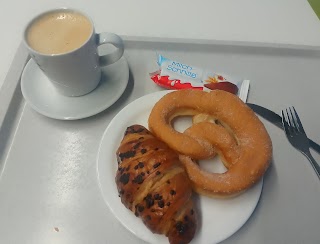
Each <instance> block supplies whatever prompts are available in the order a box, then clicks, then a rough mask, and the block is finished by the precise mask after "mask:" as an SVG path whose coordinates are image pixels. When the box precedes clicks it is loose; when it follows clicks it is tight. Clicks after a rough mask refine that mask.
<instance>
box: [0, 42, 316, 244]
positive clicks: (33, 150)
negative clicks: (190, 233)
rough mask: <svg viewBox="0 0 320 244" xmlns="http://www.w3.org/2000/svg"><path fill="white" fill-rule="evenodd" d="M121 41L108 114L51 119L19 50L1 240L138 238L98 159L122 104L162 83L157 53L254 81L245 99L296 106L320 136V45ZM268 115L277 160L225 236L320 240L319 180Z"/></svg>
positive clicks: (5, 146) (6, 112)
mask: <svg viewBox="0 0 320 244" xmlns="http://www.w3.org/2000/svg"><path fill="white" fill-rule="evenodd" d="M124 39H125V46H126V51H125V56H126V58H127V60H128V62H129V66H130V80H129V84H128V87H127V89H126V91H125V93H124V94H123V95H122V97H121V98H120V99H119V100H118V101H117V102H116V103H115V104H114V105H113V106H111V107H110V108H108V109H107V110H105V111H104V112H102V113H100V114H98V115H96V116H93V117H90V118H87V119H83V120H77V121H60V120H54V119H49V118H46V117H44V116H42V115H40V114H38V113H37V112H35V111H34V110H32V109H31V108H30V107H29V105H26V103H25V101H24V99H23V97H22V95H21V91H20V76H21V73H22V70H23V67H24V65H25V64H26V62H27V60H28V55H27V52H26V50H25V49H24V48H23V47H20V48H19V49H18V51H17V54H16V56H15V59H14V61H13V63H12V66H11V68H10V70H9V72H8V75H7V77H6V79H5V81H4V84H3V87H2V89H1V91H0V123H1V127H0V169H1V176H0V216H1V218H0V242H1V243H133V244H135V243H141V242H142V241H141V240H139V239H137V238H136V237H135V236H134V235H133V234H131V233H130V232H129V231H127V230H126V229H125V228H124V227H123V226H122V225H121V224H120V223H119V222H118V221H117V220H116V219H115V218H114V217H113V215H112V214H111V213H110V211H109V209H108V208H107V206H106V204H105V202H104V200H103V198H102V195H101V193H100V189H99V185H98V181H97V174H96V166H97V165H96V157H97V152H98V147H99V143H100V140H101V137H102V135H103V132H104V130H105V129H106V127H107V125H108V124H109V122H110V121H111V119H112V118H113V117H114V116H115V115H116V114H117V113H118V111H120V109H122V108H123V107H124V106H126V105H127V104H129V103H130V102H132V101H133V100H135V99H136V98H138V97H141V96H143V95H145V94H148V93H152V92H155V91H159V90H162V88H160V87H158V86H156V85H155V84H154V83H153V82H152V81H151V80H150V78H149V76H148V73H149V72H151V71H154V70H155V68H156V66H155V64H154V62H155V58H156V57H155V55H156V53H161V54H164V55H165V56H168V57H171V58H175V59H177V60H183V61H184V62H186V63H189V64H193V65H196V66H200V67H201V66H202V67H206V68H212V69H214V70H216V71H221V72H223V73H226V74H232V75H235V76H237V77H241V78H243V79H249V80H251V88H250V92H249V99H248V102H251V103H257V104H259V105H263V106H266V107H268V108H270V109H272V110H274V111H275V112H277V113H279V112H280V110H281V109H282V108H285V107H286V106H289V105H294V106H295V107H296V109H297V111H298V112H299V114H300V117H301V119H302V122H303V124H304V126H305V129H306V131H307V133H308V134H309V136H310V137H311V138H312V139H313V140H315V141H317V142H320V129H319V128H320V127H319V122H318V120H317V119H318V118H320V110H319V105H318V104H319V103H320V99H319V96H318V94H319V90H320V79H319V75H318V74H319V71H318V70H319V67H320V51H319V48H314V47H307V46H285V45H281V46H275V45H271V44H258V43H239V42H231V43H221V42H215V41H212V42H208V41H206V42H202V41H199V40H198V41H195V40H177V39H156V38H147V39H146V38H139V37H124ZM263 122H265V125H266V128H267V130H268V131H269V133H270V136H271V138H272V141H273V147H274V152H273V162H272V167H271V168H270V169H269V171H268V172H267V174H266V176H265V180H264V189H263V192H262V196H261V198H260V202H259V204H258V206H257V208H256V210H255V212H254V213H253V215H252V216H251V218H250V219H249V221H248V222H247V223H246V224H245V225H244V226H243V227H242V228H241V229H240V230H239V231H238V232H237V233H235V234H234V235H232V236H231V237H230V238H228V239H227V240H225V241H223V242H222V243H260V244H269V243H320V235H319V226H320V211H319V206H320V182H319V180H318V178H317V177H316V175H315V174H314V172H313V169H312V167H311V166H310V165H309V163H308V162H307V160H306V159H305V157H304V156H303V155H302V154H300V153H299V152H298V151H296V150H295V149H293V148H292V147H291V146H290V145H289V143H288V142H287V139H286V138H285V135H284V133H283V132H282V131H281V130H280V129H278V128H276V127H275V126H273V125H272V124H270V123H268V122H266V121H263ZM314 156H315V157H316V159H317V160H318V161H319V162H320V157H319V155H314ZM217 221H218V220H217Z"/></svg>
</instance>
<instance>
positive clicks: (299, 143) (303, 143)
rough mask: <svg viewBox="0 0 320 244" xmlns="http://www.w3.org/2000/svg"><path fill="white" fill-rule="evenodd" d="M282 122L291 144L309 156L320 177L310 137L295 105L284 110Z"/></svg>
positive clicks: (319, 168) (319, 167) (319, 169)
mask: <svg viewBox="0 0 320 244" xmlns="http://www.w3.org/2000/svg"><path fill="white" fill-rule="evenodd" d="M282 124H283V127H284V129H285V131H286V135H287V138H288V140H289V142H290V143H291V145H292V146H293V147H295V148H296V149H297V150H299V151H300V152H301V153H302V154H304V155H305V156H306V157H307V158H308V160H309V161H310V163H311V165H312V167H313V169H314V170H315V171H316V173H317V176H318V177H319V179H320V166H319V164H318V163H317V162H316V161H315V160H314V158H313V157H312V155H311V153H310V150H309V147H310V146H309V140H308V137H307V135H306V132H305V131H304V129H303V126H302V123H301V120H300V118H299V116H298V113H297V111H296V110H295V108H294V107H292V108H287V109H285V110H282Z"/></svg>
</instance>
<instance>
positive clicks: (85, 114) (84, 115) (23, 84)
mask: <svg viewBox="0 0 320 244" xmlns="http://www.w3.org/2000/svg"><path fill="white" fill-rule="evenodd" d="M121 60H124V63H125V66H126V67H125V70H126V77H127V78H126V79H124V81H123V82H122V83H123V86H122V88H121V89H119V96H116V97H114V100H112V101H111V102H109V103H107V105H105V106H101V107H100V108H99V109H97V110H91V111H88V112H83V113H81V115H75V116H66V115H60V116H59V115H57V114H52V113H48V112H47V111H45V110H43V109H41V108H39V107H38V106H37V105H36V104H35V103H33V102H32V98H30V96H29V94H28V92H26V88H25V87H26V83H28V81H27V79H25V78H24V76H25V72H26V70H27V69H28V68H29V69H30V65H31V64H30V63H31V62H33V63H35V61H34V60H33V59H32V58H30V60H29V61H28V62H27V64H26V65H25V67H24V70H23V72H22V75H21V92H22V95H23V97H24V99H25V101H26V103H27V104H28V105H29V106H30V107H31V108H32V109H33V110H35V111H36V112H38V113H39V114H41V115H43V116H45V117H48V118H52V119H57V120H80V119H85V118H88V117H91V116H94V115H96V114H99V113H101V112H102V111H104V110H106V109H107V108H109V107H111V106H112V105H113V104H114V103H115V102H116V101H117V100H119V98H120V97H121V96H122V94H123V93H124V91H125V90H126V87H127V85H128V83H129V64H128V60H127V59H126V58H125V57H124V56H122V57H121V58H120V59H119V60H118V61H117V62H119V61H121ZM117 62H115V63H114V64H116V63H117ZM35 68H36V69H38V71H41V70H40V68H39V67H37V65H35ZM123 69H124V67H123ZM122 72H123V71H122ZM96 89H99V85H98V87H97V88H95V89H94V90H93V91H91V92H89V93H87V94H85V95H82V96H78V97H69V98H71V99H72V98H74V99H79V98H80V97H86V96H87V95H89V94H91V93H93V92H95V90H96ZM56 94H58V95H60V96H64V95H62V94H59V93H58V92H57V93H56Z"/></svg>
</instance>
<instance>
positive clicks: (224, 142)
mask: <svg viewBox="0 0 320 244" xmlns="http://www.w3.org/2000/svg"><path fill="white" fill-rule="evenodd" d="M197 114H202V116H203V117H200V118H198V119H196V120H195V121H196V122H198V123H196V124H194V125H192V126H191V127H190V128H188V129H187V130H186V131H185V132H184V133H180V132H178V131H176V130H175V129H174V128H173V126H172V124H171V123H172V120H174V119H175V118H176V117H178V116H185V115H189V116H193V115H197ZM198 116H199V115H198ZM212 121H213V122H214V123H213V122H212ZM148 124H149V129H150V130H151V131H152V133H153V134H155V135H156V136H157V137H158V138H159V139H161V140H162V141H164V142H165V143H167V144H168V146H169V147H171V148H172V149H174V150H175V151H177V152H178V153H179V154H181V155H180V160H181V161H182V163H183V164H184V166H185V168H186V171H187V173H188V176H189V178H190V180H191V182H192V185H193V189H194V190H195V191H196V192H198V193H200V194H204V195H208V196H222V197H224V196H233V195H236V194H239V193H241V192H243V191H244V190H246V189H248V188H250V187H251V186H253V185H254V184H255V183H256V182H258V181H259V180H260V179H261V178H262V177H263V175H264V173H265V172H266V170H267V168H268V167H269V164H270V159H271V157H272V143H271V139H270V137H269V135H268V133H267V131H266V129H265V127H264V125H263V124H262V122H261V121H260V120H259V119H258V117H257V116H256V115H255V114H254V112H253V111H252V110H251V109H250V108H249V107H248V106H246V104H245V103H243V102H242V101H241V100H240V99H239V98H238V97H237V96H235V95H233V94H231V93H228V92H225V91H221V90H214V91H212V92H210V93H208V92H204V91H198V90H179V91H174V92H171V93H168V94H167V95H165V96H164V97H162V98H161V99H160V100H159V101H158V102H157V103H156V104H155V106H154V107H153V109H152V111H151V113H150V116H149V120H148ZM215 154H218V155H219V156H220V158H221V159H222V162H223V163H224V165H225V166H226V168H227V171H226V172H225V173H221V174H220V173H210V172H206V171H204V170H202V169H201V168H200V167H199V165H198V164H197V162H196V160H198V159H208V158H212V157H213V156H214V155H215Z"/></svg>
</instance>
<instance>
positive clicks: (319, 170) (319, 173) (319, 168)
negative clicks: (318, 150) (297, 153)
mask: <svg viewBox="0 0 320 244" xmlns="http://www.w3.org/2000/svg"><path fill="white" fill-rule="evenodd" d="M304 155H306V157H307V158H308V159H309V161H310V163H311V165H312V167H313V169H314V170H315V171H316V174H317V176H318V178H319V179H320V166H319V164H318V163H317V162H316V160H315V159H314V158H313V157H312V155H311V153H310V152H305V153H304Z"/></svg>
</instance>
